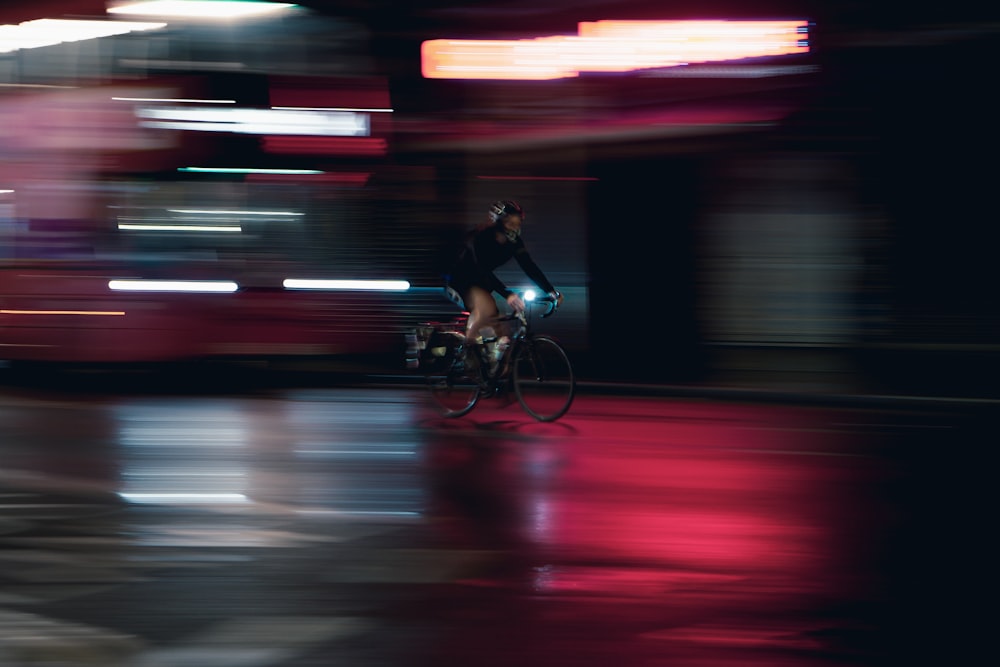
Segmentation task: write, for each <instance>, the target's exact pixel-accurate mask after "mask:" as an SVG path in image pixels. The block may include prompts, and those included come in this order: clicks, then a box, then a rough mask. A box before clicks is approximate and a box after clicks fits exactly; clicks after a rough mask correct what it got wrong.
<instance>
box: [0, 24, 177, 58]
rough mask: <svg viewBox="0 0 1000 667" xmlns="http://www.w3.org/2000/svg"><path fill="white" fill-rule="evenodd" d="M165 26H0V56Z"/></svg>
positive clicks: (163, 25)
mask: <svg viewBox="0 0 1000 667" xmlns="http://www.w3.org/2000/svg"><path fill="white" fill-rule="evenodd" d="M166 25H167V24H166V23H136V22H132V21H86V20H70V19H35V20H34V21H25V22H23V23H18V24H17V25H0V53H9V52H11V51H18V50H20V49H35V48H40V47H43V46H52V45H54V44H62V43H63V42H80V41H83V40H87V39H97V38H100V37H111V36H112V35H123V34H125V33H129V32H136V31H144V30H156V29H158V28H163V27H165V26H166Z"/></svg>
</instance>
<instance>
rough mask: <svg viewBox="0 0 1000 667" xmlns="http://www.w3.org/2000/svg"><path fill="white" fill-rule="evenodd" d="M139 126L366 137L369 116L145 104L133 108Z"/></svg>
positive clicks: (202, 130) (249, 132) (369, 132)
mask: <svg viewBox="0 0 1000 667" xmlns="http://www.w3.org/2000/svg"><path fill="white" fill-rule="evenodd" d="M135 113H136V116H138V117H139V118H143V119H147V120H143V121H142V122H141V123H140V125H142V126H143V127H152V128H160V129H169V130H192V131H196V132H235V133H238V134H277V135H291V136H328V137H367V136H369V135H370V134H371V125H370V122H369V116H368V114H365V113H357V112H353V111H311V110H280V109H250V108H244V107H239V108H219V107H204V108H199V107H168V108H157V107H145V108H141V109H137V110H136V112H135Z"/></svg>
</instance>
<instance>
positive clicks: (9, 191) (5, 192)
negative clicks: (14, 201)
mask: <svg viewBox="0 0 1000 667" xmlns="http://www.w3.org/2000/svg"><path fill="white" fill-rule="evenodd" d="M12 194H14V191H13V190H0V195H12Z"/></svg>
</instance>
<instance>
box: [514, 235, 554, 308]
mask: <svg viewBox="0 0 1000 667" xmlns="http://www.w3.org/2000/svg"><path fill="white" fill-rule="evenodd" d="M514 259H516V260H517V263H518V264H519V265H520V266H521V269H522V270H523V271H524V273H525V275H527V276H528V277H529V278H531V280H532V281H533V282H534V283H535V284H536V285H538V287H539V288H540V289H541V290H542V291H544V292H545V293H546V294H555V293H556V288H555V287H553V286H552V283H551V282H549V279H548V278H546V277H545V274H544V273H543V272H542V270H541V269H540V268H538V265H537V264H535V260H533V259H532V258H531V255H530V254H528V249H527V248H525V247H524V246H523V245H522V246H521V247H520V248H518V249H517V251H516V252H515V253H514ZM505 296H506V295H505Z"/></svg>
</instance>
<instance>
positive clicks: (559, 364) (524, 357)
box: [417, 298, 575, 421]
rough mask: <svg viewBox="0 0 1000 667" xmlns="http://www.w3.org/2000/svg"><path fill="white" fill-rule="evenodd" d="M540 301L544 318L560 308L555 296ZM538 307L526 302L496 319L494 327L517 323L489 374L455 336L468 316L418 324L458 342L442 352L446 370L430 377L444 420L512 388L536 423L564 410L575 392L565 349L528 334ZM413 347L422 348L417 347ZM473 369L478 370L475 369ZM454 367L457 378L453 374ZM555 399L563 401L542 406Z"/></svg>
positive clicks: (559, 414)
mask: <svg viewBox="0 0 1000 667" xmlns="http://www.w3.org/2000/svg"><path fill="white" fill-rule="evenodd" d="M539 302H542V303H547V304H548V308H547V310H546V311H545V312H544V313H542V315H541V316H542V317H543V318H544V317H548V316H550V315H552V314H553V313H554V312H555V310H556V308H557V306H558V302H557V301H556V300H555V299H553V298H545V299H541V300H539ZM537 303H538V302H534V301H531V300H529V301H528V304H527V308H526V309H525V310H524V311H522V312H514V313H510V314H507V315H503V316H499V317H497V318H495V319H494V323H496V324H500V323H504V322H516V323H518V324H517V325H515V327H514V329H513V330H512V331H510V345H509V346H508V347H507V349H506V350H504V352H503V354H502V356H501V357H500V358H499V360H498V361H497V364H496V368H495V369H494V370H493V371H491V370H490V369H489V366H488V365H486V363H485V361H486V360H483V359H479V358H478V357H475V356H474V355H470V354H469V351H470V347H469V346H468V345H466V344H465V339H464V335H462V334H460V333H459V331H464V329H465V325H466V324H467V322H468V313H463V315H462V316H460V317H458V318H456V319H455V320H453V321H451V322H447V323H440V322H435V323H424V324H422V325H421V328H422V330H423V331H424V332H426V331H429V330H430V329H433V330H434V331H435V333H436V334H437V335H439V336H440V335H447V336H449V337H454V338H452V340H455V339H458V341H457V342H456V344H455V345H454V347H451V348H449V349H447V350H445V352H444V353H443V354H445V355H446V356H447V359H449V361H447V362H446V367H445V368H443V369H441V370H442V371H443V372H437V373H431V374H429V375H428V381H429V383H430V385H431V391H432V393H433V394H434V395H435V398H436V399H437V400H438V402H439V404H440V405H441V407H442V408H443V409H444V414H445V416H448V417H460V416H462V415H464V414H466V413H467V412H469V411H470V410H471V409H472V408H473V407H474V406H475V405H476V404H477V403H478V401H479V399H480V398H484V397H490V396H498V395H500V394H501V393H502V392H503V391H505V390H508V389H513V393H514V394H515V395H517V398H518V401H519V402H520V403H521V406H522V407H523V408H524V409H525V411H526V412H528V413H529V414H530V415H531V416H533V417H534V418H536V419H538V420H540V421H552V420H554V419H558V418H559V417H561V416H562V415H563V414H564V413H565V412H566V410H567V409H568V408H569V405H570V403H571V402H572V400H573V395H574V393H575V391H574V387H575V379H574V375H573V371H572V366H571V364H570V362H569V359H568V357H567V356H566V352H565V350H563V349H562V346H561V345H559V343H558V342H557V341H555V340H554V339H552V338H551V337H549V336H545V335H542V336H536V335H535V334H534V333H533V332H532V329H531V316H532V312H531V311H532V308H533V307H534V306H535V305H536V304H537ZM429 335H430V334H428V336H429ZM428 340H429V339H428ZM425 342H427V341H426V340H425ZM529 344H530V345H531V346H532V349H531V351H530V354H522V353H523V351H524V348H525V345H529ZM417 348H419V349H423V348H420V346H419V345H418V346H417ZM441 349H442V350H444V349H445V348H441ZM470 359H475V361H476V362H479V363H478V364H476V363H470ZM442 361H443V360H442ZM423 363H427V364H428V365H430V366H433V365H434V360H433V359H428V360H426V361H425V362H423ZM455 364H458V365H457V366H456V365H455ZM474 366H478V368H475V370H474V371H473V368H472V367H474ZM456 369H458V374H457V375H453V373H455V372H456ZM453 381H455V383H454V389H455V390H458V393H457V394H454V397H457V398H458V399H459V400H458V401H457V402H453V401H452V398H450V397H449V396H452V394H453V389H452V387H453V384H452V383H453ZM553 396H555V397H561V398H558V400H557V402H556V407H555V408H554V409H551V410H550V409H549V408H548V407H545V408H541V407H540V405H542V404H545V403H546V402H550V401H551V400H552V397H553ZM463 397H464V398H463ZM539 399H541V403H539Z"/></svg>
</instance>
